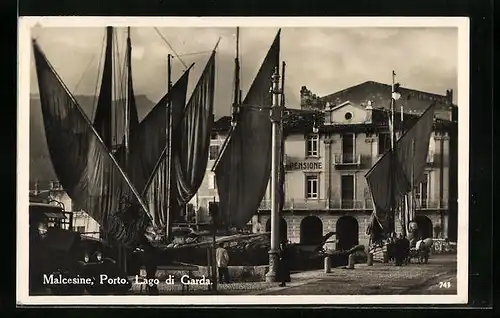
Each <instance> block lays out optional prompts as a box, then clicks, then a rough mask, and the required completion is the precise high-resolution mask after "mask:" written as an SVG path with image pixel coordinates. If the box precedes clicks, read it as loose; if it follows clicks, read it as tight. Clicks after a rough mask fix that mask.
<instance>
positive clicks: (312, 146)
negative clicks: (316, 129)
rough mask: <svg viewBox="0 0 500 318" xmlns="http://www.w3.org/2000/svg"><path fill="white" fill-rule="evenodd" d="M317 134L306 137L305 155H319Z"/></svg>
mask: <svg viewBox="0 0 500 318" xmlns="http://www.w3.org/2000/svg"><path fill="white" fill-rule="evenodd" d="M318 145H319V136H318V135H310V136H308V137H307V139H306V156H308V157H317V156H318V155H319V149H318Z"/></svg>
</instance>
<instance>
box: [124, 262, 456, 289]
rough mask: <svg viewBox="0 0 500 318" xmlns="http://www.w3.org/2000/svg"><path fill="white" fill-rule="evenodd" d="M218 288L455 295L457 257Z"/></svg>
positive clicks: (317, 272) (358, 267) (359, 266)
mask: <svg viewBox="0 0 500 318" xmlns="http://www.w3.org/2000/svg"><path fill="white" fill-rule="evenodd" d="M440 282H442V284H441V286H440V284H439V283H440ZM446 282H449V283H446ZM217 287H218V288H217V292H216V293H215V294H219V295H376V294H382V295H383V294H456V255H433V256H431V258H430V259H429V263H428V264H408V265H406V266H401V267H399V266H394V265H393V264H382V263H374V265H373V266H367V265H366V264H356V266H355V269H354V270H348V269H344V268H341V267H339V268H332V272H331V273H328V274H326V273H324V271H323V270H313V271H305V272H298V273H292V275H291V282H290V283H287V285H286V287H279V286H278V283H266V282H234V283H230V284H219V285H218V286H217ZM159 289H160V294H162V295H165V294H167V295H168V294H175V295H182V294H183V292H182V285H181V284H180V283H176V284H174V285H166V284H160V285H159ZM130 293H132V294H138V293H141V291H140V286H138V285H135V284H134V285H133V286H132V289H131V290H130ZM142 293H145V291H144V290H143V291H142ZM185 294H188V293H185ZM189 294H191V295H209V294H214V292H212V291H209V290H208V287H207V286H201V285H197V286H196V285H193V286H191V288H190V291H189Z"/></svg>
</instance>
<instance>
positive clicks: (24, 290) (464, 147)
mask: <svg viewBox="0 0 500 318" xmlns="http://www.w3.org/2000/svg"><path fill="white" fill-rule="evenodd" d="M37 25H41V26H44V27H62V26H65V27H69V26H71V27H103V26H105V25H113V26H117V27H119V26H130V27H140V26H156V27H187V26H189V27H216V26H217V27H235V26H237V25H238V26H241V27H252V26H253V27H282V28H286V27H457V28H458V92H457V101H458V102H457V104H458V105H459V107H458V113H459V116H458V117H459V120H458V125H459V129H458V141H459V146H458V157H459V158H458V160H459V169H458V197H459V203H458V240H457V295H368V296H367V295H300V296H283V295H276V296H274V295H273V296H270V295H263V296H258V295H257V296H253V295H244V296H212V295H210V296H195V295H192V296H174V295H164V296H149V295H144V296H134V295H127V296H29V294H28V285H29V284H28V267H29V262H28V250H29V248H28V244H29V242H28V239H27V238H28V223H29V222H28V205H29V204H28V201H29V200H28V195H27V194H28V190H29V107H30V106H29V97H30V65H31V63H33V61H31V56H32V54H31V50H32V48H31V28H32V27H36V26H37ZM469 33H470V32H469V19H468V18H466V17H342V18H333V17H313V18H309V17H279V18H276V17H266V18H250V17H147V18H146V17H21V18H20V19H19V38H18V49H19V52H18V57H19V60H18V87H19V89H18V120H17V125H18V133H17V140H18V141H17V146H18V153H17V164H18V165H17V224H16V229H17V273H16V283H17V290H16V299H17V303H18V305H105V306H106V305H108V306H109V305H243V304H244V305H274V304H294V305H298V304H304V305H306V304H316V305H337V304H352V305H357V304H358V305H359V304H464V303H466V302H467V300H468V257H469V253H468V245H469V226H468V225H469V224H468V223H469V222H468V221H469V219H468V216H469V214H468V207H469V202H468V201H469V200H468V199H469V186H468V182H469Z"/></svg>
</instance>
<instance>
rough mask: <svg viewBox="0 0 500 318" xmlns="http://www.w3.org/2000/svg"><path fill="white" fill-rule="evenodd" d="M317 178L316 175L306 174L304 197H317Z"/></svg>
mask: <svg viewBox="0 0 500 318" xmlns="http://www.w3.org/2000/svg"><path fill="white" fill-rule="evenodd" d="M318 190H319V178H318V176H306V198H307V199H318V198H319V191H318Z"/></svg>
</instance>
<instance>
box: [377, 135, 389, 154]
mask: <svg viewBox="0 0 500 318" xmlns="http://www.w3.org/2000/svg"><path fill="white" fill-rule="evenodd" d="M390 149H391V134H390V133H380V134H378V154H379V155H382V154H384V153H386V152H387V151H389V150H390Z"/></svg>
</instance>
